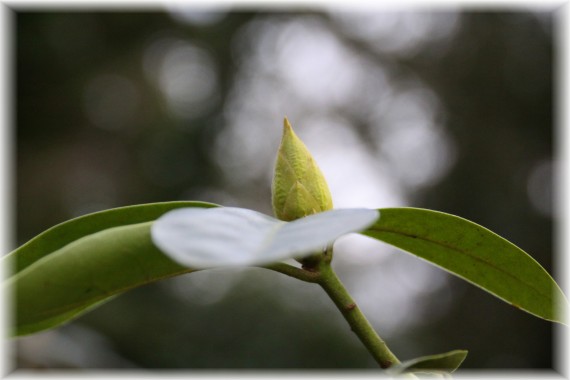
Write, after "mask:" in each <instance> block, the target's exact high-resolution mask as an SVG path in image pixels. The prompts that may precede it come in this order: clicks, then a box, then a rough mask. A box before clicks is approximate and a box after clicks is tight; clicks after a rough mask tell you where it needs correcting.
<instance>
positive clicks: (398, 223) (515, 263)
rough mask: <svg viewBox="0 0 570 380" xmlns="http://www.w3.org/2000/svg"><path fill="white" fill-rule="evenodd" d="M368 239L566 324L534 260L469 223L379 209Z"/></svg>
mask: <svg viewBox="0 0 570 380" xmlns="http://www.w3.org/2000/svg"><path fill="white" fill-rule="evenodd" d="M380 212H381V214H382V218H380V219H379V220H378V221H377V222H376V223H375V224H374V225H373V226H372V227H370V228H368V229H367V230H366V231H364V232H362V233H363V234H364V235H367V236H370V237H373V238H376V239H378V240H382V241H384V242H386V243H388V244H391V245H394V246H396V247H398V248H401V249H403V250H404V251H407V252H409V253H411V254H414V255H416V256H418V257H420V258H422V259H424V260H427V261H429V262H431V263H433V264H435V265H437V266H439V267H441V268H443V269H445V270H447V271H449V272H451V273H453V274H455V275H457V276H459V277H461V278H463V279H465V280H467V281H468V282H471V283H472V284H474V285H476V286H478V287H480V288H482V289H483V290H486V291H487V292H489V293H491V294H493V295H495V296H497V297H499V298H500V299H502V300H503V301H505V302H507V303H510V304H511V305H513V306H515V307H517V308H519V309H521V310H524V311H526V312H529V313H531V314H533V315H535V316H537V317H540V318H544V319H546V320H549V321H554V322H559V323H565V322H564V321H563V319H564V318H563V316H562V311H563V309H564V306H565V305H567V303H568V301H567V300H566V298H565V296H564V294H563V293H562V290H561V289H560V288H559V287H558V285H557V284H556V282H555V281H554V280H553V279H552V277H551V276H550V275H549V274H548V272H546V270H545V269H544V268H543V267H542V266H540V264H539V263H538V262H536V261H535V260H534V259H533V258H532V257H530V256H529V255H528V254H527V253H525V252H524V251H523V250H522V249H520V248H518V247H517V246H515V245H514V244H512V243H510V242H509V241H507V240H505V239H503V238H502V237H500V236H498V235H497V234H495V233H493V232H491V231H489V230H488V229H486V228H484V227H481V226H479V225H477V224H475V223H473V222H470V221H468V220H466V219H463V218H460V217H457V216H454V215H449V214H445V213H442V212H437V211H431V210H424V209H416V208H389V209H381V210H380Z"/></svg>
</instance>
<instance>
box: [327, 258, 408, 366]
mask: <svg viewBox="0 0 570 380" xmlns="http://www.w3.org/2000/svg"><path fill="white" fill-rule="evenodd" d="M319 272H320V276H319V280H318V284H319V285H320V286H321V287H322V288H323V289H324V290H325V292H327V294H328V295H329V297H330V298H331V299H332V300H333V302H334V304H335V305H336V307H337V308H338V309H339V310H340V312H341V313H342V315H343V316H344V319H346V321H347V322H348V324H349V325H350V328H351V330H352V331H353V332H354V333H355V334H356V336H358V338H359V339H360V341H361V342H362V343H363V344H364V346H365V347H366V348H367V349H368V351H369V352H370V354H371V355H372V356H373V357H374V359H375V360H376V362H378V364H379V365H380V367H381V368H384V369H386V368H389V367H391V366H392V365H394V364H399V363H400V361H399V360H398V358H397V357H396V356H395V355H394V354H393V353H392V351H390V349H389V348H388V346H386V343H384V341H383V340H382V339H381V338H380V337H379V336H378V334H376V331H374V328H373V327H372V326H371V325H370V322H368V320H367V319H366V317H365V316H364V314H362V312H361V311H360V308H359V307H358V306H357V305H356V303H355V302H354V300H353V299H352V297H351V296H350V294H349V293H348V291H347V290H346V288H345V287H344V285H343V284H342V282H341V281H340V279H339V278H338V277H337V275H336V273H335V272H334V271H333V270H332V268H331V266H330V263H328V262H323V263H322V265H320V267H319Z"/></svg>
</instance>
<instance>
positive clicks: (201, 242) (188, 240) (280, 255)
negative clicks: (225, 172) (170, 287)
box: [151, 207, 380, 269]
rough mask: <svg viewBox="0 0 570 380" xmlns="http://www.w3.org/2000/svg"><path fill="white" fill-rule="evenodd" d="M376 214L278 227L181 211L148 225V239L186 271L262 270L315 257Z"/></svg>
mask: <svg viewBox="0 0 570 380" xmlns="http://www.w3.org/2000/svg"><path fill="white" fill-rule="evenodd" d="M379 214H380V213H379V212H378V211H376V210H369V209H339V210H331V211H326V212H322V213H318V214H313V215H310V216H307V217H305V218H301V219H297V220H295V221H293V222H283V221H280V220H277V219H275V218H272V217H270V216H267V215H264V214H261V213H259V212H256V211H252V210H247V209H242V208H234V207H219V208H210V209H202V208H181V209H176V210H173V211H170V212H168V213H166V214H164V215H163V216H161V217H160V218H159V219H158V220H157V221H156V222H155V223H153V225H152V229H151V235H152V240H153V242H154V244H156V246H157V247H158V248H160V249H161V250H162V251H163V252H164V253H165V254H167V255H168V256H169V257H170V258H171V259H173V260H174V261H176V262H178V263H179V264H181V265H184V266H187V267H190V268H196V269H202V268H212V267H222V266H247V265H263V264H269V263H273V262H277V261H281V260H284V259H288V258H291V257H296V258H297V257H302V256H304V255H309V254H312V253H315V252H318V251H319V250H321V249H323V248H324V247H326V246H328V245H330V244H331V243H333V242H334V241H335V240H336V239H337V238H338V237H340V236H342V235H344V234H347V233H349V232H358V231H362V230H363V229H365V228H367V227H368V226H370V225H371V224H373V223H374V222H375V221H376V220H377V219H378V217H379Z"/></svg>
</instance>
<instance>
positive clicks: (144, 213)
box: [2, 201, 217, 274]
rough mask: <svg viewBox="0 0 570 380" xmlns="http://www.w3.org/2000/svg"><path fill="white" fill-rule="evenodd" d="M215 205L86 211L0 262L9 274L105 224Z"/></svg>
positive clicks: (155, 205)
mask: <svg viewBox="0 0 570 380" xmlns="http://www.w3.org/2000/svg"><path fill="white" fill-rule="evenodd" d="M216 206H217V205H215V204H212V203H205V202H187V201H178V202H161V203H148V204H141V205H135V206H126V207H119V208H114V209H109V210H105V211H100V212H95V213H92V214H87V215H84V216H80V217H78V218H74V219H70V220H68V221H66V222H63V223H61V224H58V225H56V226H54V227H52V228H50V229H48V230H46V231H44V232H42V233H41V234H39V235H37V236H36V237H34V238H33V239H31V240H30V241H28V242H27V243H25V244H23V245H22V246H20V247H19V248H17V249H15V250H14V251H12V252H10V253H9V254H8V255H6V256H4V257H3V258H2V261H3V263H2V264H3V265H5V268H8V269H9V271H10V272H11V274H15V273H18V272H20V271H21V270H22V269H24V268H26V267H28V266H29V265H31V264H33V263H34V262H36V261H37V260H39V259H41V258H42V257H44V256H46V255H49V254H50V253H51V252H54V251H56V250H58V249H60V248H61V247H63V246H65V245H66V244H69V243H71V242H72V241H74V240H77V239H79V238H82V237H84V236H87V235H89V234H93V233H95V232H99V231H102V230H104V229H106V228H112V227H118V226H125V225H129V224H136V223H143V222H150V221H152V220H155V219H156V218H158V217H159V216H161V215H162V214H164V213H165V212H168V211H170V210H173V209H175V208H180V207H202V208H208V207H216Z"/></svg>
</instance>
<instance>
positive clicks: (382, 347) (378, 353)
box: [264, 249, 414, 377]
mask: <svg viewBox="0 0 570 380" xmlns="http://www.w3.org/2000/svg"><path fill="white" fill-rule="evenodd" d="M331 259H332V250H330V249H329V250H328V251H327V252H326V254H325V255H324V256H323V260H320V261H319V262H318V263H315V264H316V265H315V266H312V267H310V269H302V268H297V267H294V266H292V265H289V264H285V263H276V264H271V265H265V266H264V268H266V269H270V270H273V271H276V272H279V273H283V274H286V275H288V276H291V277H294V278H297V279H299V280H302V281H305V282H311V283H317V284H319V285H320V286H321V287H322V288H323V289H324V290H325V292H326V293H327V294H328V295H329V297H330V298H331V299H332V300H333V302H334V304H335V305H336V307H337V308H338V309H339V310H340V312H341V313H342V315H343V317H344V319H346V321H347V322H348V324H349V325H350V328H351V330H352V331H353V332H354V333H355V334H356V336H358V338H359V339H360V341H361V342H362V343H363V344H364V346H365V347H366V349H367V350H368V351H369V352H370V354H371V355H372V356H373V357H374V359H375V360H376V362H378V364H379V365H380V367H381V368H384V369H386V368H389V367H391V366H393V365H394V364H399V363H400V361H399V360H398V358H397V357H396V356H395V355H394V354H393V353H392V351H390V349H389V348H388V346H386V343H384V341H383V340H382V339H381V338H380V337H379V336H378V334H376V331H374V328H373V327H372V325H370V322H368V320H367V319H366V317H365V316H364V314H362V312H361V311H360V308H359V307H358V306H357V305H356V303H355V302H354V300H353V299H352V297H351V296H350V294H349V293H348V291H347V290H346V288H345V287H344V285H343V284H342V282H341V281H340V279H339V278H338V277H337V275H336V273H335V272H334V271H333V269H332V267H331V265H330V262H331ZM410 377H414V376H410Z"/></svg>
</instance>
